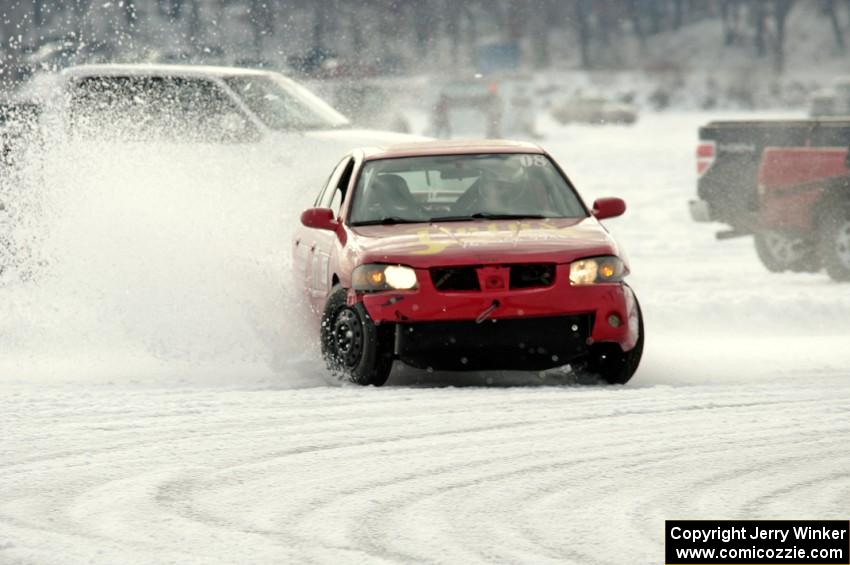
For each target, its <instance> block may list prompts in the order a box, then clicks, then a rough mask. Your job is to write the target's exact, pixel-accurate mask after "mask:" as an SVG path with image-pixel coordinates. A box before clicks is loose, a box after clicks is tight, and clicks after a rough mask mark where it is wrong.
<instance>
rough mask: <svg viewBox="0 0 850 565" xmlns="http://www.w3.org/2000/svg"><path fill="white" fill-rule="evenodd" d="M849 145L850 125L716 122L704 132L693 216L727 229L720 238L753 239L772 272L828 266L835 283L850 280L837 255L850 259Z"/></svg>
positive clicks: (846, 122) (836, 122)
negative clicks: (848, 214) (847, 218)
mask: <svg viewBox="0 0 850 565" xmlns="http://www.w3.org/2000/svg"><path fill="white" fill-rule="evenodd" d="M848 145H850V120H840V119H824V120H763V121H730V122H711V123H709V124H707V125H706V126H703V127H702V128H700V130H699V145H698V146H697V173H698V175H699V176H698V181H697V196H698V198H697V199H696V200H692V201H691V202H690V210H691V216H692V218H693V219H694V220H695V221H698V222H720V223H724V224H727V225H728V226H729V228H730V229H728V230H724V231H721V232H719V233H718V234H717V236H718V238H719V239H727V238H731V237H737V236H748V235H752V236H753V237H754V240H755V248H756V252H757V254H758V257H759V259H760V260H761V261H762V263H763V264H764V265H765V267H767V268H768V269H769V270H771V271H785V270H791V271H818V270H820V269H821V268H822V265H823V264H826V266H827V271H828V272H829V274H830V276H832V277H833V278H834V279H836V280H847V279H848V278H850V272H845V270H844V269H845V268H843V267H841V266H840V263H839V262H837V261H838V260H837V259H836V258H835V255H836V253H838V254H839V255H842V256H843V254H844V253H845V252H847V253H850V247H846V246H850V240H848V242H847V243H846V244H844V243H841V241H843V240H840V238H841V237H843V236H841V233H843V232H842V231H841V230H843V229H844V228H842V227H841V226H842V225H843V223H842V222H841V221H840V218H839V217H838V216H840V215H841V214H842V213H843V212H842V210H846V209H847V207H848V202H850V191H848V189H847V180H848V179H847V174H848V171H847V170H846V165H845V162H844V159H845V156H846V154H847V147H848ZM829 230H832V231H829ZM848 234H850V232H848ZM848 237H850V235H848ZM830 241H832V243H830ZM830 246H832V247H830ZM847 260H848V261H850V258H848V259H847ZM846 268H847V269H850V263H848V264H847V267H846Z"/></svg>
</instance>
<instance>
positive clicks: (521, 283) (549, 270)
mask: <svg viewBox="0 0 850 565" xmlns="http://www.w3.org/2000/svg"><path fill="white" fill-rule="evenodd" d="M554 282H555V265H552V264H547V263H543V264H532V265H511V288H534V287H541V286H552V283H554Z"/></svg>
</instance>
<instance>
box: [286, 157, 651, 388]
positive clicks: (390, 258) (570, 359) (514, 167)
mask: <svg viewBox="0 0 850 565" xmlns="http://www.w3.org/2000/svg"><path fill="white" fill-rule="evenodd" d="M314 206H315V207H314V208H310V209H308V210H306V211H304V212H303V213H302V215H301V224H302V226H301V227H300V228H299V229H298V231H297V233H296V235H295V239H294V258H295V269H294V273H295V276H296V283H297V284H298V285H299V286H301V287H303V288H304V290H305V293H306V296H307V297H308V300H309V302H310V305H311V307H312V310H313V311H314V312H315V313H316V317H317V319H318V320H320V321H321V329H320V333H321V345H322V353H323V356H324V358H325V360H326V361H327V364H328V367H329V369H330V370H331V371H332V372H333V373H334V374H336V375H338V376H340V377H342V378H345V379H348V380H350V381H352V382H355V383H360V384H372V385H381V384H383V383H384V382H385V381H386V380H387V378H388V376H389V374H390V369H391V367H392V363H393V361H394V360H400V361H402V362H404V363H406V364H408V365H411V366H413V367H418V368H422V369H433V370H493V369H516V370H544V369H549V368H553V367H558V366H564V365H570V367H571V368H572V369H574V370H575V371H576V372H579V373H590V374H594V375H597V376H599V377H601V378H602V379H604V380H606V381H608V382H612V383H625V382H626V381H628V380H629V379H630V378H631V377H632V375H633V374H634V372H635V370H636V369H637V366H638V363H639V362H640V358H641V353H642V351H643V320H642V317H641V312H640V307H639V305H638V302H637V300H636V298H635V295H634V293H633V292H632V290H631V288H630V287H629V286H628V285H627V284H625V283H624V282H623V279H624V277H625V276H626V275H627V274H628V272H629V268H628V264H627V263H626V260H625V258H624V257H623V255H622V253H621V251H620V249H619V247H618V246H617V243H616V242H615V241H614V239H613V238H612V237H611V235H610V234H609V233H608V231H607V230H606V229H605V228H604V227H603V226H602V224H600V223H599V220H601V219H603V218H610V217H613V216H619V215H620V214H622V213H623V212H624V211H625V208H626V207H625V203H624V202H623V201H622V200H620V199H618V198H602V199H599V200H597V201H596V202H594V204H593V208H592V209H588V208H587V206H586V205H585V204H584V203H583V202H582V200H581V198H580V197H579V195H578V193H577V192H576V190H575V189H574V188H573V186H572V184H571V183H570V181H569V179H568V178H567V176H566V175H565V174H564V172H563V171H562V170H561V169H560V168H559V167H558V165H557V164H556V163H555V162H554V161H553V160H552V158H551V157H550V156H549V155H548V154H547V153H546V152H545V151H544V150H543V149H541V148H540V147H538V146H536V145H532V144H528V143H517V142H505V141H464V142H450V141H432V142H421V143H413V144H405V145H396V146H391V147H386V148H362V149H357V150H355V151H353V152H351V153H350V154H349V155H347V156H346V157H345V158H344V159H343V160H342V161H341V162H340V163H339V165H337V167H336V169H335V170H334V172H333V173H332V174H331V176H330V178H329V180H328V182H327V185H326V186H325V187H324V188H323V189H322V191H321V192H320V194H319V195H318V197H317V198H316V201H315V204H314Z"/></svg>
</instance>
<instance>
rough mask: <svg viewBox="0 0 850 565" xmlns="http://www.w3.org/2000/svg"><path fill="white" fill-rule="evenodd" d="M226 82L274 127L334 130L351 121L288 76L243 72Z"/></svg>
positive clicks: (281, 128)
mask: <svg viewBox="0 0 850 565" xmlns="http://www.w3.org/2000/svg"><path fill="white" fill-rule="evenodd" d="M224 81H225V82H226V83H227V85H228V86H229V87H230V88H231V89H232V90H233V91H234V92H235V93H236V94H237V95H238V96H239V97H240V98H241V99H242V101H243V102H245V105H246V106H248V108H250V109H251V111H252V112H254V113H255V114H256V115H257V117H259V118H260V120H261V121H262V122H263V123H265V124H266V125H267V126H268V127H270V128H271V129H274V130H292V129H330V128H338V127H344V126H347V125H348V124H349V121H348V119H347V118H346V117H345V116H343V115H342V114H340V113H339V112H337V111H336V110H334V109H333V108H331V107H330V106H329V105H328V104H327V103H325V102H324V101H323V100H322V99H320V98H319V97H317V96H316V95H315V94H313V93H312V92H310V91H309V90H307V89H306V88H304V87H303V86H301V85H299V84H298V83H296V82H294V81H291V80H289V79H287V78H285V77H282V76H276V77H270V76H262V75H243V76H232V77H227V78H225V79H224Z"/></svg>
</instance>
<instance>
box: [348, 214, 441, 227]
mask: <svg viewBox="0 0 850 565" xmlns="http://www.w3.org/2000/svg"><path fill="white" fill-rule="evenodd" d="M425 222H427V220H411V219H409V218H400V217H398V216H387V217H386V218H380V219H377V220H366V221H364V222H353V223H352V224H351V225H352V226H386V225H390V224H424V223H425Z"/></svg>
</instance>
